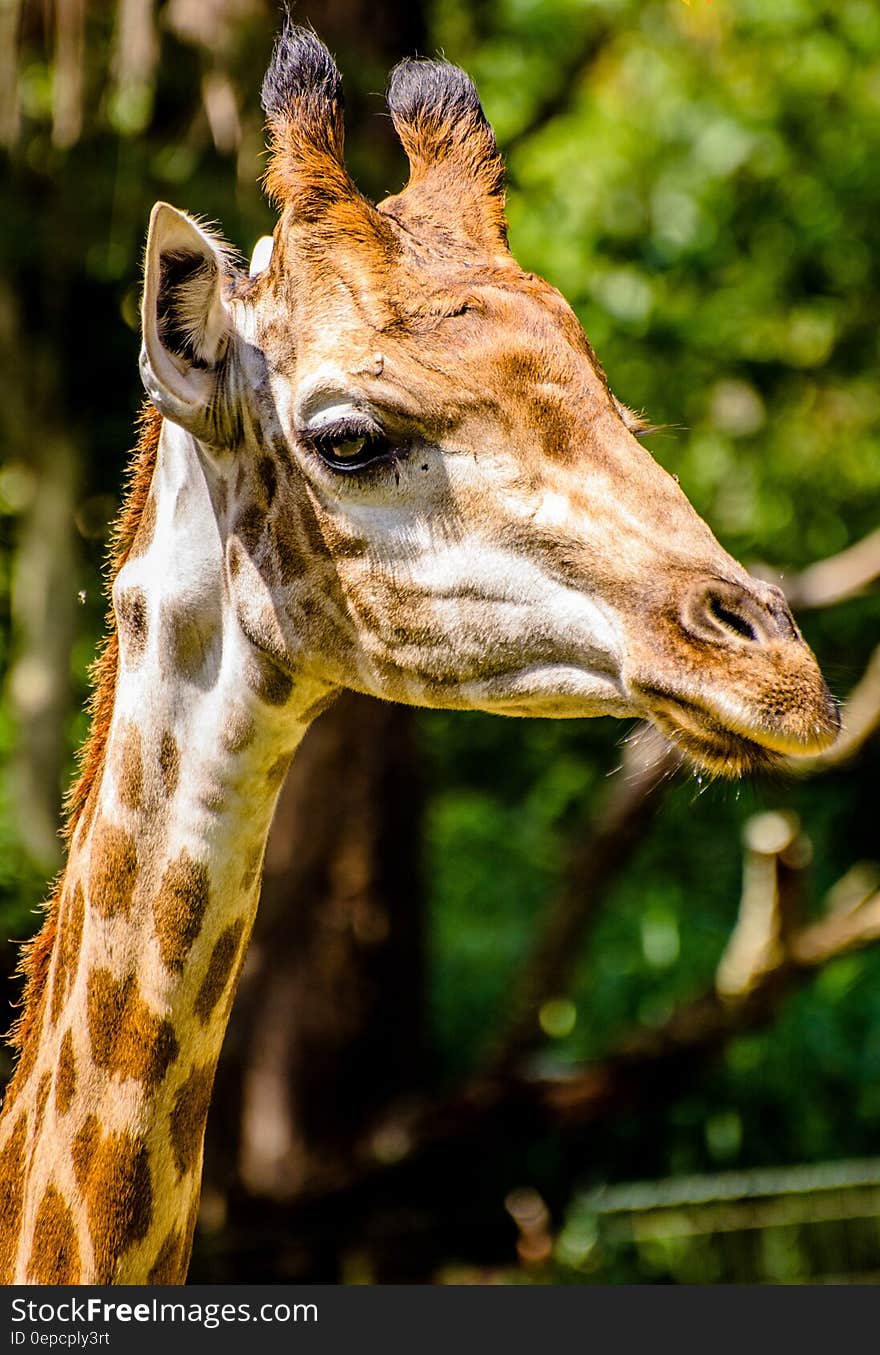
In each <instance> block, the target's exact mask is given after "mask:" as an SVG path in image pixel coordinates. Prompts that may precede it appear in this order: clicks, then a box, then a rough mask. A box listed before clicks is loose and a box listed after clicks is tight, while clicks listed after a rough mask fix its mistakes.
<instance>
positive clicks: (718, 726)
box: [640, 687, 839, 778]
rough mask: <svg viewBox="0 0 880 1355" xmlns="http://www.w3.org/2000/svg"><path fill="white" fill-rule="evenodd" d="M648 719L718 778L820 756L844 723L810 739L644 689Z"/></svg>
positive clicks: (818, 729)
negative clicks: (817, 754)
mask: <svg viewBox="0 0 880 1355" xmlns="http://www.w3.org/2000/svg"><path fill="white" fill-rule="evenodd" d="M640 694H641V695H642V696H643V697H646V698H647V701H648V716H649V718H650V719H651V720H652V721H653V723H654V724H655V725H656V727H657V728H658V729H659V730H660V732H661V733H662V734H663V735H664V736H665V737H666V738H667V739H668V740H669V741H670V743H672V744H674V746H675V747H676V748H679V749H680V750H681V752H682V753H683V754H684V755H685V756H686V757H687V758H688V759H689V760H690V761H691V762H693V763H694V764H695V765H696V766H697V767H699V768H700V770H702V771H705V772H708V773H710V774H711V775H715V776H722V777H729V778H734V777H739V776H744V775H747V774H749V773H754V772H762V771H763V772H766V771H768V770H772V769H773V768H776V767H781V766H782V765H783V763H784V761H785V759H786V758H788V757H804V756H809V755H811V754H815V753H819V752H821V751H822V750H823V749H825V748H827V747H829V745H830V744H831V743H833V742H834V740H835V738H836V737H837V734H838V732H839V723H836V722H834V721H832V720H831V719H830V718H829V720H828V722H827V726H820V725H817V726H815V727H814V729H813V730H812V731H811V736H810V737H805V736H804V734H803V733H798V734H797V735H795V734H792V733H790V732H788V731H786V730H785V729H782V728H772V729H770V728H765V727H763V726H762V725H761V724H759V723H757V722H754V723H751V722H747V721H746V720H744V719H743V716H742V715H741V714H735V713H733V712H730V713H728V712H724V714H723V716H722V715H721V714H719V713H718V712H716V711H713V710H711V709H709V708H708V707H707V706H705V705H703V704H702V703H699V702H696V701H692V700H689V699H688V698H687V697H684V696H679V695H675V694H673V693H672V692H669V691H665V690H663V689H660V688H651V687H644V688H642V689H641V693H640Z"/></svg>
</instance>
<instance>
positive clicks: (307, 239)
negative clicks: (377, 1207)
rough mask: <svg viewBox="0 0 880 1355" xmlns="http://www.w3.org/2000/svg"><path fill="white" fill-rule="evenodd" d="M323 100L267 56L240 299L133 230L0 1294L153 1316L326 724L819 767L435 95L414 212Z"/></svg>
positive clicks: (6, 1208)
mask: <svg viewBox="0 0 880 1355" xmlns="http://www.w3.org/2000/svg"><path fill="white" fill-rule="evenodd" d="M340 88H341V87H340V80H339V75H338V72H337V71H336V68H335V66H334V65H333V62H332V59H331V58H330V56H329V54H328V53H327V51H326V49H325V48H324V47H323V46H322V45H321V43H320V42H319V41H318V39H317V38H316V37H315V36H314V35H313V34H311V33H308V32H305V31H303V30H301V29H297V28H294V27H288V28H287V29H286V30H285V32H284V33H283V35H282V37H281V38H280V39H279V42H278V45H277V48H276V51H275V54H274V57H273V60H272V64H271V66H270V69H269V73H268V75H267V77H266V81H265V84H264V88H263V99H264V106H265V108H266V112H267V116H268V121H269V129H270V134H271V141H272V155H271V160H270V166H269V172H268V175H267V180H266V183H267V189H268V191H269V194H270V196H271V197H272V199H273V200H274V201H275V202H276V203H277V205H278V207H279V209H280V210H279V219H278V224H277V227H276V230H275V233H274V240H273V241H272V243H271V245H268V244H266V243H264V242H261V247H260V248H259V249H258V251H257V257H256V258H255V260H254V265H253V268H252V275H251V276H245V275H244V274H243V273H241V272H239V271H238V269H237V268H236V267H235V265H234V264H233V262H232V258H231V255H230V253H229V251H228V250H227V249H226V248H225V247H224V246H223V245H222V242H220V241H218V240H217V238H216V237H215V236H213V235H212V234H211V233H210V232H209V231H207V230H206V229H205V228H204V227H203V226H201V225H200V224H199V223H198V222H197V221H195V220H194V219H193V218H191V217H189V216H187V215H186V214H184V213H182V212H179V211H177V210H176V209H174V208H172V207H169V206H167V205H165V204H160V205H158V206H157V207H156V208H155V209H154V212H153V215H152V219H151V225H150V233H149V239H148V245H147V256H146V266H145V285H144V300H143V350H142V359H141V370H142V372H143V378H144V384H145V387H146V390H147V394H148V397H149V405H148V408H147V412H146V413H145V415H144V418H143V422H142V428H141V437H140V441H139V445H138V449H137V451H136V453H135V458H134V465H133V470H132V480H131V484H130V488H129V493H128V496H127V499H126V503H125V506H124V507H123V511H122V515H121V518H120V521H119V524H118V527H117V533H116V553H115V564H114V573H113V585H112V598H113V613H114V624H113V626H112V627H111V631H110V635H109V637H108V640H107V643H106V646H105V649H104V651H103V654H102V656H101V658H100V660H99V664H98V674H97V686H96V692H95V697H94V702H93V725H92V732H91V735H90V738H89V740H88V743H87V745H86V748H85V750H84V754H83V762H82V771H81V776H80V779H79V781H78V783H77V785H76V786H75V787H74V790H73V792H72V794H71V799H70V807H69V854H68V860H67V865H66V867H65V870H64V873H63V876H62V878H61V881H60V884H59V886H58V889H57V891H56V894H55V897H54V898H53V900H52V901H51V904H50V906H49V910H48V914H47V918H46V921H45V924H44V926H43V929H42V931H41V932H40V933H39V935H38V936H37V938H36V940H35V941H34V942H33V943H32V945H31V947H30V949H29V951H28V954H27V956H26V959H25V964H24V971H25V974H26V979H27V983H26V991H25V999H24V1004H23V1009H22V1016H21V1019H20V1022H19V1023H18V1029H17V1032H16V1040H17V1043H18V1046H19V1049H20V1054H19V1061H18V1067H17V1070H16V1073H15V1076H14V1078H13V1081H12V1083H11V1084H10V1087H9V1090H8V1093H7V1097H6V1103H5V1106H4V1110H3V1115H2V1120H0V1281H3V1282H9V1281H17V1282H24V1283H48V1282H54V1283H72V1284H77V1283H95V1282H99V1283H100V1282H105V1283H106V1282H113V1283H139V1282H171V1281H182V1280H183V1278H184V1276H185V1274H186V1267H187V1262H188V1257H189V1252H190V1247H191V1240H192V1231H193V1226H194V1222H195V1217H196V1213H197V1208H198V1198H199V1184H200V1175H201V1156H202V1141H203V1133H204V1125H205V1118H206V1115H207V1111H208V1105H209V1102H210V1097H211V1087H212V1080H213V1076H214V1069H215V1066H216V1062H217V1057H218V1055H219V1051H220V1045H221V1042H222V1039H223V1034H224V1031H225V1028H226V1023H227V1020H228V1016H229V1010H230V1006H231V1003H232V999H233V995H234V992H235V987H236V980H237V975H238V973H239V971H240V968H241V965H242V962H243V959H244V955H245V951H246V947H247V943H248V938H249V935H250V931H251V925H252V922H253V916H254V911H255V908H256V903H257V895H258V890H259V878H260V869H261V863H262V855H263V850H264V846H265V841H266V835H267V833H268V830H269V825H270V822H271V818H272V812H273V808H274V804H275V799H276V796H277V793H278V790H279V787H280V785H281V783H282V780H283V778H284V775H285V772H286V769H287V766H288V764H289V762H290V759H291V757H292V756H293V754H294V752H295V750H296V746H297V744H298V742H299V741H300V739H301V738H302V735H303V733H304V731H305V729H306V728H307V727H308V725H309V723H310V722H311V721H312V720H313V719H314V718H315V716H316V715H317V714H319V713H320V711H321V710H322V709H324V708H325V707H326V706H327V705H328V704H329V703H330V702H331V701H332V700H333V698H334V695H335V694H336V693H337V692H338V691H339V690H340V689H342V688H346V687H348V688H353V689H355V690H358V691H361V692H366V693H369V694H372V695H374V696H377V697H382V698H385V699H389V700H392V701H399V702H407V703H411V704H416V705H425V706H435V707H459V708H477V709H481V710H486V711H494V712H498V713H502V714H509V715H519V716H533V715H544V716H552V717H568V716H594V715H602V714H609V715H615V716H625V717H629V716H639V717H644V718H647V719H649V720H653V721H654V722H655V723H656V724H657V725H659V727H660V728H661V729H662V730H664V731H665V732H666V733H667V734H668V735H669V737H670V738H672V739H674V740H675V741H676V742H677V743H679V744H680V746H681V747H682V749H683V750H684V752H685V753H686V754H688V755H689V756H690V757H691V758H692V760H693V761H694V762H696V763H697V764H698V765H699V766H701V767H704V768H708V769H709V770H712V771H717V772H721V773H730V774H735V773H738V772H740V771H742V770H743V769H746V768H749V767H752V766H760V765H761V764H763V763H765V762H768V761H771V760H772V759H773V758H774V757H775V756H777V755H779V754H793V753H795V754H796V753H811V752H815V751H817V750H818V749H821V748H824V747H826V746H827V745H828V744H829V743H830V742H831V741H832V740H833V739H834V737H835V734H836V731H837V727H838V716H837V711H836V708H835V705H834V703H833V701H832V700H831V698H830V696H829V694H828V692H827V690H826V688H825V685H824V683H823V681H822V678H821V676H820V674H819V670H818V668H817V665H816V662H815V660H814V658H813V656H812V655H811V653H810V651H809V649H808V648H807V646H806V645H805V644H804V642H803V640H802V638H801V636H800V634H799V633H798V630H797V627H796V626H795V624H794V621H793V620H792V618H791V615H790V613H789V611H788V608H787V606H786V604H785V602H784V599H783V597H782V594H781V593H780V592H779V591H778V590H777V589H775V588H772V587H769V586H768V585H767V584H764V583H761V582H758V581H756V580H754V579H751V578H750V577H749V575H748V574H747V573H746V572H745V570H743V568H742V567H741V566H740V565H739V564H737V563H736V562H735V561H734V560H733V559H731V557H730V556H729V555H728V554H727V553H726V552H725V551H724V550H723V549H722V548H721V547H720V546H719V544H718V543H717V541H716V540H715V538H714V537H713V536H712V534H711V532H710V530H709V528H708V527H707V526H706V525H705V523H704V522H702V520H701V519H700V518H699V517H698V515H697V514H696V513H695V512H694V510H693V509H692V507H691V506H690V504H689V503H688V501H687V499H686V497H685V495H684V493H683V492H682V490H681V489H680V488H679V486H678V484H677V483H676V482H675V480H674V479H673V478H672V477H671V476H669V475H668V474H667V473H666V472H665V471H664V470H663V469H661V467H660V466H658V465H657V464H656V462H654V461H653V460H652V458H651V457H650V456H649V454H648V453H647V451H646V450H645V449H644V448H643V447H642V446H641V445H640V443H639V442H638V441H637V440H636V437H635V436H634V433H635V432H637V431H638V427H637V422H636V421H635V420H634V418H633V416H632V415H630V413H629V412H628V411H627V410H626V409H625V407H624V406H622V405H621V404H620V403H619V402H618V401H617V400H616V399H615V398H614V396H613V395H612V394H611V392H610V390H609V388H608V384H607V382H606V380H605V377H604V374H603V373H602V370H601V368H600V366H599V364H598V362H597V360H596V358H595V356H594V354H593V352H592V350H591V348H590V346H589V343H588V342H587V340H586V338H585V336H584V334H583V332H582V330H581V327H580V325H579V324H578V322H577V320H576V319H575V316H574V314H573V313H572V311H571V310H570V309H569V307H568V306H567V304H566V303H565V301H564V300H563V299H562V297H561V296H560V295H559V293H557V292H556V291H554V289H553V288H551V287H550V286H548V285H547V284H546V283H545V282H543V281H541V280H540V279H539V278H536V277H535V276H533V275H532V274H529V273H526V272H524V271H523V270H522V269H520V267H519V266H518V265H517V263H516V262H515V260H514V259H513V257H512V256H511V255H510V253H509V252H508V249H507V244H506V235H505V225H504V204H503V173H502V165H501V160H500V157H499V155H498V151H497V148H496V146H495V141H494V137H493V134H492V131H491V128H490V127H489V124H488V123H487V121H486V119H485V117H484V115H483V112H482V109H481V107H480V104H479V100H478V97H477V94H476V91H475V90H474V87H473V85H472V84H471V83H470V81H469V80H468V78H467V76H465V75H464V73H463V72H461V71H459V70H458V69H457V68H456V67H454V66H450V65H448V64H447V63H445V62H442V61H436V62H421V61H412V62H406V63H404V64H403V65H402V66H400V67H398V68H397V70H396V71H395V72H394V73H393V75H392V77H391V81H390V85H389V92H388V101H389V106H390V109H391V114H392V117H393V120H394V124H395V127H396V129H397V131H398V133H399V135H400V138H401V140H402V142H403V145H404V147H405V149H406V151H407V154H408V156H409V159H410V164H411V177H410V181H409V183H408V184H407V186H406V187H405V188H404V189H403V191H402V192H401V193H399V194H398V195H396V196H394V197H392V198H389V199H387V200H386V201H384V202H382V203H379V204H378V205H374V204H373V203H370V202H368V201H367V200H366V198H364V197H363V196H362V195H361V194H360V193H359V192H358V190H357V188H356V187H355V185H354V184H353V183H352V181H351V179H350V178H349V175H348V172H347V170H346V168H345V163H344V160H343V153H342V119H341V93H340Z"/></svg>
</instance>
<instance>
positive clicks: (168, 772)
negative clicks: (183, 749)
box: [159, 730, 180, 800]
mask: <svg viewBox="0 0 880 1355" xmlns="http://www.w3.org/2000/svg"><path fill="white" fill-rule="evenodd" d="M159 771H160V772H161V774H162V788H163V790H164V791H165V794H166V796H167V797H168V799H169V800H170V799H171V797H172V795H173V794H174V792H175V791H176V790H177V782H178V780H179V778H180V749H179V748H178V747H177V740H176V739H175V737H174V735H173V734H172V733H171V732H170V731H169V730H166V731H165V733H164V734H163V735H162V744H161V746H160V748H159Z"/></svg>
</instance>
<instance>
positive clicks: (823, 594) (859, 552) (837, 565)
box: [782, 527, 880, 611]
mask: <svg viewBox="0 0 880 1355" xmlns="http://www.w3.org/2000/svg"><path fill="white" fill-rule="evenodd" d="M878 578H880V527H878V528H877V530H876V531H874V532H871V533H869V535H868V536H865V537H863V538H862V540H861V541H857V542H856V543H855V545H853V546H847V548H846V550H842V551H840V553H839V554H838V555H830V556H829V557H828V559H827V560H817V561H816V563H815V564H813V565H808V567H807V568H806V569H804V570H802V571H801V572H800V574H792V575H791V577H787V576H785V575H783V580H782V587H783V589H784V591H785V595H786V597H787V598H788V601H789V604H790V605H791V606H792V607H793V608H794V609H795V610H796V611H806V610H808V609H811V608H815V607H831V606H833V605H834V604H835V603H837V602H845V601H846V600H847V599H848V598H851V597H855V596H856V595H857V594H858V593H861V592H862V591H863V590H864V589H865V588H867V587H869V585H870V584H872V583H875V582H876V580H877V579H878Z"/></svg>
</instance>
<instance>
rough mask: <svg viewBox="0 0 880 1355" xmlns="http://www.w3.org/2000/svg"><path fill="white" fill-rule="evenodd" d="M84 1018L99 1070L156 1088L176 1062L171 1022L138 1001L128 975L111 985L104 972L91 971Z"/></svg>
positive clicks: (137, 992)
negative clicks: (86, 1021)
mask: <svg viewBox="0 0 880 1355" xmlns="http://www.w3.org/2000/svg"><path fill="white" fill-rule="evenodd" d="M86 1015H87V1019H88V1026H89V1038H90V1040H91V1043H92V1057H93V1059H94V1061H95V1063H96V1064H97V1065H98V1067H99V1068H105V1069H106V1070H107V1071H108V1072H109V1073H116V1074H118V1075H119V1076H120V1077H132V1078H137V1079H138V1080H139V1081H141V1082H144V1083H146V1084H147V1086H149V1087H156V1086H158V1085H159V1083H160V1082H161V1081H162V1079H163V1077H164V1076H165V1074H166V1072H167V1071H168V1069H169V1068H170V1066H171V1064H172V1063H173V1062H174V1060H175V1059H176V1058H177V1054H178V1045H177V1039H176V1037H175V1034H174V1027H173V1026H172V1025H171V1022H170V1021H168V1020H166V1019H165V1018H163V1017H161V1016H159V1015H158V1013H157V1012H155V1011H153V1010H152V1008H151V1007H149V1006H148V1005H147V1003H146V1002H144V1001H143V999H142V998H141V996H140V989H139V987H138V982H137V979H136V978H135V976H134V974H129V975H128V977H127V978H125V979H121V980H118V981H117V980H116V979H115V978H114V977H113V975H112V974H111V973H110V970H109V969H95V970H94V971H93V972H92V974H91V975H90V976H89V986H88V992H87V995H86Z"/></svg>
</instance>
